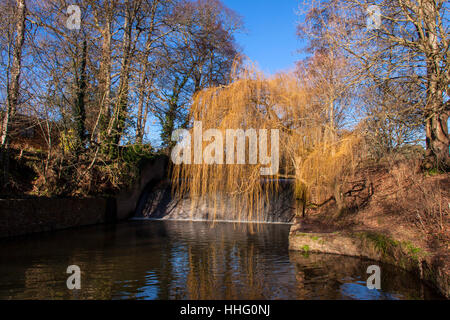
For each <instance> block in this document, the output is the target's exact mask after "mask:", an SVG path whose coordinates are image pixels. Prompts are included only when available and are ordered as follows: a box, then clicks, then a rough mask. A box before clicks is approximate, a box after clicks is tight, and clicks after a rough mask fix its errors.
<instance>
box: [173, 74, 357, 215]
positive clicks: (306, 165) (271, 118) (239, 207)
mask: <svg viewBox="0 0 450 320" xmlns="http://www.w3.org/2000/svg"><path fill="white" fill-rule="evenodd" d="M314 94H315V92H314V89H311V88H310V87H308V85H307V84H306V82H304V81H302V79H299V78H298V77H296V76H295V75H293V74H278V75H276V76H273V77H270V78H267V77H265V76H264V75H263V74H262V73H260V72H257V71H255V70H249V69H246V70H244V71H241V72H240V73H239V74H237V75H236V76H234V77H233V80H232V81H231V82H230V84H229V85H227V86H223V87H215V88H210V89H206V90H203V91H201V92H200V93H198V94H197V95H196V96H195V98H194V101H193V105H192V108H191V114H190V117H191V121H201V122H202V124H203V132H205V131H206V130H208V129H218V130H220V131H221V132H222V135H223V137H224V140H225V137H226V130H227V129H242V130H248V129H256V130H257V132H258V130H259V129H267V130H268V132H269V135H268V141H269V142H270V143H271V139H270V130H271V129H278V130H279V133H280V134H279V135H280V142H279V145H280V172H279V174H277V175H275V176H271V177H264V176H261V174H260V169H261V168H262V167H265V166H262V165H261V164H259V161H258V164H256V165H251V164H248V163H249V139H246V149H245V150H246V163H247V164H245V165H236V164H235V165H229V164H226V161H225V158H226V152H227V150H226V151H225V152H224V153H225V154H224V164H223V165H217V164H214V165H208V164H191V165H176V166H174V168H173V170H172V177H171V178H172V182H173V186H174V190H173V191H174V194H175V195H178V196H180V197H182V196H186V195H188V196H190V198H191V200H192V204H193V206H195V205H196V204H198V203H199V200H200V199H203V200H205V199H208V200H206V201H209V205H213V206H214V208H215V210H214V216H216V210H225V208H227V210H228V211H230V201H231V203H232V206H231V208H233V205H234V212H235V215H234V216H233V214H231V213H230V214H229V217H230V219H231V218H232V219H238V220H246V219H248V220H255V219H256V220H261V219H260V218H261V216H260V213H261V212H262V210H263V209H264V207H265V206H266V205H267V204H268V202H269V201H270V195H271V194H273V192H275V193H276V192H278V191H279V190H280V182H281V181H282V180H283V179H295V193H296V197H297V199H298V200H300V201H301V203H303V204H307V203H308V202H310V201H311V200H312V199H314V200H319V201H320V199H321V198H322V196H325V195H327V194H329V193H330V191H332V192H334V191H335V190H336V186H338V185H339V183H340V180H341V178H342V177H343V175H344V174H345V173H346V172H348V169H350V168H351V166H352V163H353V161H352V160H353V157H352V154H353V151H354V148H355V145H356V144H357V142H358V141H359V139H357V135H356V134H354V133H346V134H339V133H337V130H335V128H333V127H332V125H331V124H332V123H333V122H332V121H330V119H329V117H328V112H327V110H326V108H325V107H324V106H322V105H319V104H317V103H313V102H312V101H314V99H313V97H314ZM315 101H317V99H316V100H315ZM190 132H191V136H193V134H192V130H190ZM210 143H211V142H203V150H205V148H206V147H207V146H208V145H209V144H210ZM225 145H226V143H225V141H224V146H225ZM235 148H236V146H235ZM268 150H270V145H269V146H268ZM234 151H236V150H234ZM269 152H270V151H269ZM234 153H235V152H234ZM258 155H259V154H258ZM258 160H259V157H258ZM312 193H313V194H312ZM312 196H313V197H312ZM232 216H233V217H232Z"/></svg>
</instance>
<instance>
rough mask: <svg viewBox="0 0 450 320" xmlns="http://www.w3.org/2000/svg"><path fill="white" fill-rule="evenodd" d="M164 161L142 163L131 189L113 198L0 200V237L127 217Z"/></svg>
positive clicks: (159, 173) (157, 177)
mask: <svg viewBox="0 0 450 320" xmlns="http://www.w3.org/2000/svg"><path fill="white" fill-rule="evenodd" d="M167 163H168V160H167V157H164V156H161V157H158V158H156V159H154V160H153V161H149V162H148V163H146V164H144V165H143V166H142V168H141V175H140V178H139V181H138V182H137V183H136V184H135V185H134V186H133V188H132V189H131V190H128V191H124V192H121V193H120V194H119V195H117V196H116V197H112V198H87V199H56V198H35V199H5V200H2V199H0V238H4V237H12V236H19V235H24V234H28V233H36V232H44V231H53V230H61V229H67V228H72V227H81V226H88V225H95V224H101V223H113V222H116V221H121V220H126V219H128V218H130V217H131V216H133V215H134V212H135V210H136V207H137V204H138V201H139V197H140V196H141V194H142V191H143V190H144V189H145V188H146V187H148V186H149V185H151V184H153V183H157V182H159V181H161V180H163V179H164V178H165V175H166V169H167Z"/></svg>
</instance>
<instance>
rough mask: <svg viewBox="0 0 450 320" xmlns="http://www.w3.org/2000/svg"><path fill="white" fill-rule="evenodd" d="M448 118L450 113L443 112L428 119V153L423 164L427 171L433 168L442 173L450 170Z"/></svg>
mask: <svg viewBox="0 0 450 320" xmlns="http://www.w3.org/2000/svg"><path fill="white" fill-rule="evenodd" d="M448 118H449V115H448V112H447V113H446V112H445V111H443V112H441V113H434V114H432V115H431V116H430V117H429V119H427V122H426V134H427V151H426V156H425V161H424V164H423V168H424V169H426V170H430V169H433V168H435V169H438V170H440V171H449V170H450V155H449V148H450V147H449V146H450V139H449V135H448V126H447V122H448Z"/></svg>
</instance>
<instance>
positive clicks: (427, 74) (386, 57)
mask: <svg viewBox="0 0 450 320" xmlns="http://www.w3.org/2000/svg"><path fill="white" fill-rule="evenodd" d="M377 10H379V13H380V16H379V18H380V20H379V21H374V20H376V19H377V17H378V16H377V15H375V16H374V15H373V14H372V13H373V12H375V13H376V11H377ZM371 14H372V15H371ZM448 14H449V3H448V2H447V1H444V0H421V1H412V0H395V1H390V0H364V1H357V0H329V1H321V2H313V3H312V5H311V6H310V9H309V12H308V15H307V25H308V27H307V28H306V29H305V30H306V31H309V33H308V35H309V36H310V37H311V41H312V42H313V43H316V44H320V45H321V46H325V47H329V48H334V49H335V50H337V51H339V52H340V53H341V54H342V55H344V56H345V57H347V58H348V59H349V60H351V61H353V63H354V66H355V68H354V69H353V71H354V73H353V74H352V81H356V80H357V81H358V83H360V84H363V85H367V83H368V82H370V81H371V80H372V79H374V78H376V79H377V80H378V82H379V83H382V82H386V81H388V82H389V85H390V86H391V87H393V88H395V87H397V85H400V83H405V84H408V85H409V86H410V87H412V86H413V85H415V87H416V88H417V91H416V92H411V93H412V94H413V96H411V97H410V99H409V100H410V101H409V102H410V110H411V112H414V113H416V111H417V110H420V112H421V113H422V123H423V124H424V126H425V127H426V147H427V151H426V158H425V161H424V168H426V169H430V168H439V169H442V170H448V169H449V168H450V155H449V143H450V140H449V135H448V128H447V122H448V117H449V112H450V109H449V108H450V106H449V100H448V99H449V98H448V97H449V95H448V86H449V60H448V59H449V58H448V51H449V30H448V28H449V21H448ZM368 19H369V22H375V23H367V22H368ZM378 22H380V23H379V24H378ZM390 94H391V95H392V96H395V95H396V93H395V92H394V91H393V90H392V91H391V92H390Z"/></svg>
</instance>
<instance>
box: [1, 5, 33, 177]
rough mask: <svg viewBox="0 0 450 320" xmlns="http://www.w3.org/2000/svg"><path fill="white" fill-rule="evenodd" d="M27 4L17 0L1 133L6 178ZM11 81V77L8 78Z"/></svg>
mask: <svg viewBox="0 0 450 320" xmlns="http://www.w3.org/2000/svg"><path fill="white" fill-rule="evenodd" d="M26 12H27V8H26V4H25V0H17V14H16V18H17V22H16V40H15V44H14V53H13V63H12V68H11V77H10V79H11V80H10V82H9V83H8V85H7V105H6V111H5V114H4V116H3V122H2V133H1V150H0V151H1V159H0V160H1V162H3V170H4V178H5V181H6V179H7V174H8V170H9V168H8V162H9V161H8V144H9V129H10V125H11V122H12V121H13V119H14V116H15V114H16V109H17V104H18V100H19V81H20V73H21V69H22V47H23V43H24V39H25V27H26V25H25V24H26ZM7 81H9V79H7Z"/></svg>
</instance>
